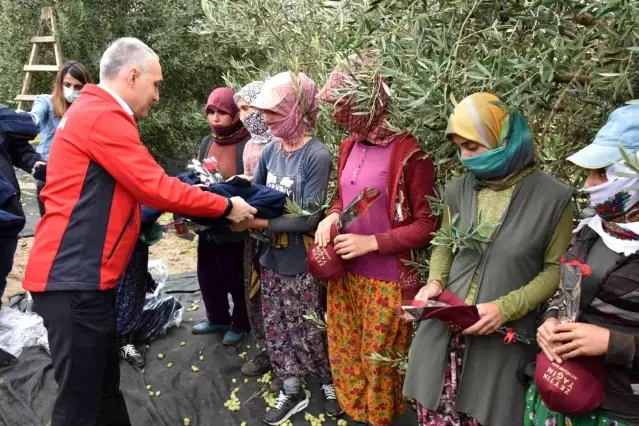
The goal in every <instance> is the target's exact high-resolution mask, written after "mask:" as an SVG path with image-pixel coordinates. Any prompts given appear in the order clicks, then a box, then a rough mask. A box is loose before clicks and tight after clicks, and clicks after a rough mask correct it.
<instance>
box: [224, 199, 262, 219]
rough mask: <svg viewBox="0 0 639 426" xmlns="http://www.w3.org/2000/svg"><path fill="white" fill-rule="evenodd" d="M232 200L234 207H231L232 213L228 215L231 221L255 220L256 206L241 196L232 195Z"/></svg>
mask: <svg viewBox="0 0 639 426" xmlns="http://www.w3.org/2000/svg"><path fill="white" fill-rule="evenodd" d="M230 200H231V203H232V204H233V208H232V209H231V213H229V214H228V216H226V217H227V218H228V219H229V220H230V221H231V222H234V223H240V222H243V221H245V220H253V215H254V214H255V213H257V209H256V208H255V207H251V206H250V205H249V204H248V203H247V202H246V201H244V199H242V198H241V197H232V198H231V199H230Z"/></svg>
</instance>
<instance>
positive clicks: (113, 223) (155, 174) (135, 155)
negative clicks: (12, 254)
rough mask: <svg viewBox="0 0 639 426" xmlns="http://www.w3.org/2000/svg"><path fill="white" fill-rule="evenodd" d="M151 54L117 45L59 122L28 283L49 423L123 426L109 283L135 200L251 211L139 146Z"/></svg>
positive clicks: (153, 98)
mask: <svg viewBox="0 0 639 426" xmlns="http://www.w3.org/2000/svg"><path fill="white" fill-rule="evenodd" d="M161 82H162V69H161V67H160V62H159V59H158V56H157V55H156V54H155V53H154V52H153V51H152V50H151V49H150V48H149V47H148V46H146V45H145V44H144V43H142V42H141V41H140V40H137V39H134V38H122V39H118V40H116V41H115V42H113V43H112V44H111V45H110V46H109V47H108V49H107V50H106V51H105V52H104V55H103V57H102V60H101V61H100V84H99V85H98V86H95V85H91V84H88V85H86V86H85V87H84V89H83V90H82V93H81V95H80V97H79V98H78V99H77V100H76V101H75V102H74V103H73V105H72V106H71V108H69V110H68V111H67V113H66V114H65V116H64V117H63V118H62V120H61V121H60V125H59V127H58V129H57V131H56V134H55V139H54V143H53V144H52V149H51V152H50V156H49V163H48V167H47V186H46V187H45V189H44V190H43V191H42V194H41V198H42V200H43V202H44V205H45V209H46V212H47V213H46V214H45V215H44V217H43V218H42V221H41V222H40V224H39V226H38V228H37V230H36V235H35V242H34V245H33V249H32V251H31V255H30V257H29V262H28V264H27V268H26V271H25V278H24V281H23V286H24V288H25V289H27V290H29V291H30V292H31V293H32V295H33V300H34V310H35V311H36V312H37V313H38V314H40V315H41V316H42V317H43V319H44V324H45V326H46V328H47V332H48V335H49V345H50V348H51V358H52V361H53V367H54V371H55V379H56V382H57V383H58V397H57V399H56V402H55V404H54V409H53V415H52V421H51V426H63V425H64V426H76V425H77V426H80V425H82V426H93V425H96V424H100V425H103V424H104V425H111V426H115V425H118V426H125V425H130V421H129V416H128V413H127V409H126V404H125V402H124V398H123V396H122V393H121V392H120V389H119V386H120V384H119V382H120V371H119V365H118V364H119V354H118V347H117V340H116V324H115V312H114V311H115V290H114V288H115V286H116V281H117V279H118V278H119V277H120V276H121V275H122V273H123V271H124V269H125V267H126V264H127V262H128V261H129V257H130V255H131V252H132V250H133V247H134V245H135V242H136V240H137V238H138V235H139V228H140V203H141V202H142V203H144V204H145V205H148V206H150V207H154V208H157V209H159V210H162V211H172V212H176V213H180V214H185V215H190V216H209V217H218V216H222V215H226V216H227V217H228V218H229V219H231V220H232V221H233V222H240V221H243V220H245V219H247V218H251V217H252V215H253V214H254V213H255V209H254V208H253V207H251V206H249V205H248V204H247V203H246V202H245V201H244V200H242V199H241V198H233V199H226V198H223V197H220V196H217V195H214V194H211V193H207V192H204V191H201V190H200V189H199V188H196V187H192V186H189V185H186V184H184V183H182V182H180V181H179V180H178V179H176V178H171V177H169V176H167V175H166V173H165V172H164V170H163V169H162V168H161V167H160V166H159V165H158V164H157V163H156V162H155V161H154V160H153V158H152V157H151V155H150V154H149V152H148V151H147V149H146V148H145V147H144V146H143V145H142V143H141V142H140V137H139V133H138V130H137V126H136V122H135V118H142V117H145V116H146V115H147V114H148V111H149V108H150V106H151V105H153V104H154V103H156V102H157V101H158V100H159V99H160V96H159V86H160V83H161Z"/></svg>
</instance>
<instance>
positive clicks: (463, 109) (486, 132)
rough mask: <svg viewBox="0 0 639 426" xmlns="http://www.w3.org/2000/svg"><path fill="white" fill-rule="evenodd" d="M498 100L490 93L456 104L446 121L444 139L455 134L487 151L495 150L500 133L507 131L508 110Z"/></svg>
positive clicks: (467, 98)
mask: <svg viewBox="0 0 639 426" xmlns="http://www.w3.org/2000/svg"><path fill="white" fill-rule="evenodd" d="M495 102H501V101H500V100H499V98H498V97H497V96H495V95H493V94H490V93H475V94H472V95H470V96H467V97H466V98H464V100H462V101H461V102H460V103H458V104H457V106H456V107H455V110H454V111H453V113H452V114H451V115H450V118H449V119H448V127H447V128H446V137H447V138H450V137H451V135H453V134H455V135H458V136H461V137H463V138H464V139H468V140H471V141H473V142H477V143H479V144H481V145H483V146H485V147H486V148H488V149H495V148H497V146H498V145H499V141H500V140H501V139H502V136H503V135H502V131H504V130H507V129H508V117H509V114H508V110H507V109H506V108H504V107H503V106H502V105H496V104H495Z"/></svg>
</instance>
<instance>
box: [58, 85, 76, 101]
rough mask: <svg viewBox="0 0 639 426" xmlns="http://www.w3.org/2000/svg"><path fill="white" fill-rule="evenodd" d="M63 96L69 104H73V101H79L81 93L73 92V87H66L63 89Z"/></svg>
mask: <svg viewBox="0 0 639 426" xmlns="http://www.w3.org/2000/svg"><path fill="white" fill-rule="evenodd" d="M62 94H63V95H64V99H66V100H67V102H68V103H70V104H72V103H73V101H75V100H76V99H78V96H80V91H79V90H73V88H72V87H66V86H65V87H63V88H62Z"/></svg>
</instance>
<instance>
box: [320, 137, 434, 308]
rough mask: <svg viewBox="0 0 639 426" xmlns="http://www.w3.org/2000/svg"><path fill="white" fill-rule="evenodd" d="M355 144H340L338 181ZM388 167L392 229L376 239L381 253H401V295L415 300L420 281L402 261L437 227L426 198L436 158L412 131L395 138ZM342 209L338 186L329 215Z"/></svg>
mask: <svg viewBox="0 0 639 426" xmlns="http://www.w3.org/2000/svg"><path fill="white" fill-rule="evenodd" d="M354 145H355V142H354V141H353V140H352V139H350V138H347V139H346V140H345V141H344V142H342V145H341V146H340V150H339V159H338V164H339V165H338V178H337V181H338V182H339V181H340V178H341V175H342V170H343V169H344V166H345V165H346V160H348V156H349V155H350V153H351V150H352V149H353V146H354ZM388 168H389V169H388V177H389V179H388V194H389V195H390V196H389V198H388V199H389V202H390V205H389V206H388V211H389V212H390V216H391V217H390V219H391V223H392V226H393V229H391V230H390V231H388V232H385V233H383V234H377V235H375V238H376V239H377V245H378V246H379V254H381V255H387V254H396V255H398V258H399V265H398V267H399V281H400V283H401V285H402V295H403V296H402V297H403V298H404V299H413V298H414V297H415V295H416V294H417V292H418V291H419V288H420V287H421V283H420V281H419V277H418V276H417V273H416V272H415V270H414V268H412V267H410V266H407V265H405V264H404V262H403V260H411V250H412V249H417V248H421V247H424V246H425V245H426V244H428V242H429V241H430V239H431V238H432V235H431V234H432V233H433V232H435V231H436V230H437V217H436V216H434V215H433V214H432V212H431V210H430V203H429V202H428V200H427V199H426V196H427V195H429V196H435V170H434V168H433V160H432V159H431V158H430V156H429V155H428V154H425V153H424V152H423V151H422V150H420V149H419V147H418V146H417V140H416V139H415V137H414V136H412V135H409V134H403V135H398V136H397V137H396V138H395V141H394V142H393V150H392V152H391V159H390V163H389V165H388ZM343 209H344V202H343V201H342V198H341V194H340V191H339V186H338V192H337V199H336V200H335V202H334V203H333V206H332V207H331V209H330V210H329V214H330V213H335V212H337V213H339V212H341V211H342V210H343Z"/></svg>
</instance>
